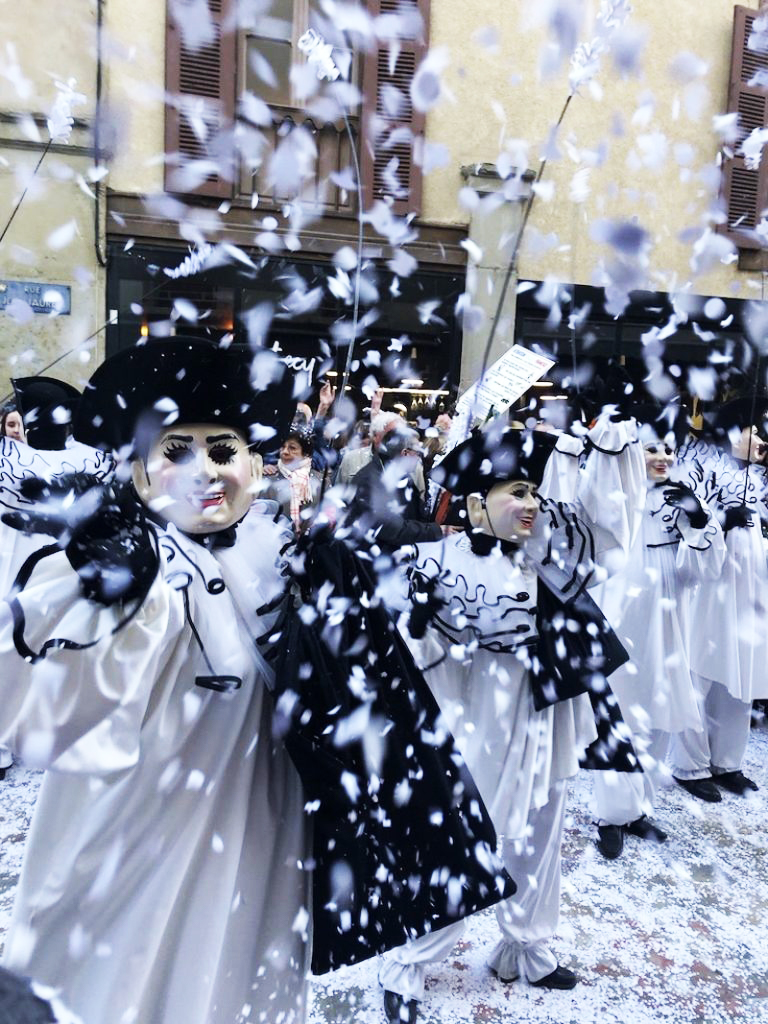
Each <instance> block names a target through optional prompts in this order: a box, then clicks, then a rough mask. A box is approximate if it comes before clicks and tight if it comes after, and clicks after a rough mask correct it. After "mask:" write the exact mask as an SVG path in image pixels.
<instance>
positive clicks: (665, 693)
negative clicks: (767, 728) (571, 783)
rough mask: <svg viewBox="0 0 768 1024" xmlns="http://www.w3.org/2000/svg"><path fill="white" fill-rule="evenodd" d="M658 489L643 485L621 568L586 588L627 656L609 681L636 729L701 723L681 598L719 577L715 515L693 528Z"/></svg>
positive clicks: (720, 550)
mask: <svg viewBox="0 0 768 1024" xmlns="http://www.w3.org/2000/svg"><path fill="white" fill-rule="evenodd" d="M664 490H665V485H661V486H658V487H650V488H649V490H648V495H647V499H646V506H645V512H644V515H643V517H642V523H641V527H640V532H639V533H638V535H637V537H636V539H635V541H634V543H633V544H632V546H631V548H630V550H629V554H628V557H627V562H626V564H625V566H624V568H623V570H622V571H621V572H618V573H616V574H615V575H614V576H611V577H610V578H609V579H608V580H607V581H606V582H605V583H604V584H602V585H601V586H600V587H596V588H595V590H594V591H593V592H592V596H593V597H594V599H595V600H596V601H597V603H598V604H599V605H600V607H601V608H602V610H603V612H604V614H605V616H606V618H607V619H608V621H609V623H610V625H611V626H612V628H613V629H614V631H615V632H616V634H617V635H618V637H619V639H620V640H621V642H622V643H623V644H624V647H625V648H626V650H627V653H628V654H629V656H630V659H631V660H630V661H629V662H628V663H626V664H625V665H622V666H621V667H620V668H618V669H617V670H616V671H615V672H614V673H613V674H612V675H611V679H610V684H611V689H612V690H613V692H614V693H615V694H616V696H617V698H618V700H619V704H620V706H621V710H622V713H623V715H624V718H625V720H626V721H627V722H628V724H629V725H630V726H631V728H632V730H633V732H634V733H635V734H636V735H639V736H642V735H644V734H646V733H648V732H649V731H650V730H660V731H662V732H666V733H673V732H678V731H679V730H681V729H701V728H702V722H701V713H700V709H699V704H698V698H697V692H696V688H695V686H694V684H693V681H692V679H691V671H690V664H689V651H688V639H689V638H688V633H689V621H688V605H689V600H690V593H691V589H692V588H693V587H694V586H695V585H696V584H697V583H699V582H701V581H707V580H709V581H711V580H716V579H717V578H718V577H719V575H720V570H721V568H722V564H723V559H724V557H725V541H724V538H723V534H722V530H721V529H720V526H719V524H718V523H717V521H716V520H714V518H713V517H710V521H709V523H707V525H706V526H704V527H703V528H702V529H694V528H693V527H692V526H691V525H690V523H689V522H688V517H687V516H686V515H685V514H684V513H682V512H681V511H680V510H679V509H677V508H675V507H673V506H670V505H668V504H667V503H666V501H665V499H664Z"/></svg>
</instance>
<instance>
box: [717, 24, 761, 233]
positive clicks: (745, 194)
mask: <svg viewBox="0 0 768 1024" xmlns="http://www.w3.org/2000/svg"><path fill="white" fill-rule="evenodd" d="M759 14H760V12H759V11H756V10H754V9H752V8H750V7H734V11H733V48H732V51H731V81H730V86H729V91H728V110H729V111H731V112H736V113H738V115H739V135H738V139H737V140H736V143H735V144H734V146H733V152H734V154H737V153H738V150H739V148H740V146H741V144H742V143H743V141H744V139H746V137H747V136H748V135H749V133H750V132H751V131H752V130H753V129H754V128H765V127H768V89H766V88H765V87H764V86H754V85H748V84H747V83H748V82H749V81H750V80H751V79H752V78H753V76H754V75H755V74H756V73H757V72H758V71H762V72H764V73H766V74H768V54H766V53H757V52H756V51H754V50H750V49H749V47H748V45H747V44H748V42H749V37H750V33H751V32H752V25H753V22H754V21H755V18H757V17H758V16H759ZM723 194H724V196H725V201H726V212H727V215H728V223H727V225H726V226H725V227H724V228H723V233H724V234H726V235H727V236H728V237H729V238H730V239H732V241H733V242H734V243H735V244H736V245H737V246H738V247H739V249H759V248H760V247H761V246H760V242H759V240H758V239H756V238H754V237H750V236H749V235H745V234H744V233H743V232H744V230H745V229H746V230H747V231H749V230H750V229H754V228H755V227H757V225H758V224H759V223H760V219H761V217H762V213H763V210H764V208H765V207H766V206H768V149H766V150H764V151H763V155H762V159H761V160H760V166H759V168H758V169H757V170H751V169H750V168H749V167H747V166H746V163H745V160H744V157H743V156H738V155H734V156H732V157H728V158H727V159H726V160H725V161H724V163H723Z"/></svg>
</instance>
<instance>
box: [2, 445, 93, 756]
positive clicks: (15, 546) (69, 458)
mask: <svg viewBox="0 0 768 1024" xmlns="http://www.w3.org/2000/svg"><path fill="white" fill-rule="evenodd" d="M111 467H112V460H111V458H110V457H109V456H107V455H105V454H104V453H103V452H99V451H96V450H95V449H94V448H89V447H88V446H87V445H84V444H78V443H77V442H72V444H71V445H70V446H69V447H67V448H64V449H61V450H60V451H39V450H37V449H35V448H30V447H29V445H27V444H25V443H24V442H23V441H14V440H13V439H12V438H9V437H0V512H7V511H14V512H15V511H23V510H24V509H25V508H28V507H29V504H30V503H29V502H26V501H25V500H24V499H23V498H22V497H21V496H20V494H19V485H20V484H21V481H22V480H24V479H26V478H29V477H35V478H38V479H39V478H42V479H47V478H49V477H51V476H54V475H56V474H61V473H88V474H91V475H93V476H96V477H98V478H100V479H101V478H103V477H104V476H106V475H107V473H109V471H110V470H111ZM49 542H50V537H47V536H43V535H37V536H27V535H26V534H24V533H21V532H20V531H19V530H13V529H11V528H10V527H8V526H5V525H4V524H3V523H0V595H4V594H7V593H8V591H9V590H10V589H11V586H12V585H13V581H14V578H15V576H16V573H17V572H18V570H19V568H20V567H21V565H22V564H23V562H24V559H25V558H26V557H27V555H29V554H31V553H32V552H33V551H35V550H36V549H37V548H39V547H41V546H42V545H43V544H47V543H49ZM12 764H13V755H12V753H11V751H10V749H9V748H8V747H6V746H3V745H2V744H0V769H2V768H9V767H10V766H11V765H12Z"/></svg>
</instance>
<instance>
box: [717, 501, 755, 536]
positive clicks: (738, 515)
mask: <svg viewBox="0 0 768 1024" xmlns="http://www.w3.org/2000/svg"><path fill="white" fill-rule="evenodd" d="M751 523H752V513H751V512H750V510H749V509H748V508H747V506H746V505H731V507H730V508H727V509H726V510H725V515H724V516H723V533H728V531H729V530H737V529H740V528H742V527H745V526H750V525H751Z"/></svg>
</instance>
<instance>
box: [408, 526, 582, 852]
mask: <svg viewBox="0 0 768 1024" xmlns="http://www.w3.org/2000/svg"><path fill="white" fill-rule="evenodd" d="M411 564H412V568H413V571H414V572H416V573H418V574H419V575H421V576H423V577H425V578H429V577H430V576H434V575H438V574H439V575H440V577H441V581H442V587H441V590H442V592H443V596H445V597H446V598H448V599H449V604H448V607H447V608H445V609H443V610H442V612H441V613H440V615H439V617H438V619H437V620H436V622H435V625H434V628H430V630H429V632H428V635H427V637H426V638H425V639H424V640H423V641H421V642H414V641H413V640H412V639H411V640H409V643H410V644H411V646H412V649H413V650H414V653H415V655H416V657H417V661H418V662H419V664H420V667H423V668H426V669H427V673H426V676H427V681H428V682H429V685H430V688H431V690H432V692H433V693H434V695H435V698H436V699H437V702H438V704H439V705H440V710H441V711H442V713H443V714H444V715H445V719H446V724H447V727H448V728H449V729H450V730H451V732H452V733H453V735H454V737H455V739H456V743H457V746H458V748H459V750H460V751H461V753H462V755H463V756H464V758H465V760H466V762H467V766H468V767H469V770H470V771H471V773H472V776H473V778H474V779H475V782H476V783H477V787H478V789H479V790H480V795H481V796H482V798H483V801H484V803H485V804H486V806H487V808H488V811H489V813H490V815H491V820H492V821H493V824H494V827H495V828H496V830H497V832H498V833H499V834H500V835H503V836H504V837H505V838H506V839H520V838H522V837H523V836H524V834H525V828H526V822H527V820H528V816H529V813H530V811H531V810H535V809H538V808H541V807H543V806H544V805H545V804H546V802H547V800H548V798H549V792H550V789H551V788H552V787H553V786H554V785H555V783H557V782H559V781H561V780H563V779H567V778H570V777H571V776H573V775H575V774H576V772H577V771H578V770H579V757H580V755H581V754H582V753H583V751H584V749H585V748H586V747H587V746H588V745H589V744H590V743H591V742H592V741H593V740H594V739H596V738H597V730H596V728H595V721H594V716H593V713H592V706H591V704H590V701H589V697H588V696H587V695H586V694H582V695H581V696H580V697H577V698H575V699H574V700H567V701H561V702H560V703H558V704H555V705H552V706H550V707H548V708H544V709H543V710H542V711H536V709H535V708H534V706H533V693H532V690H531V686H530V683H529V680H528V669H527V668H526V664H525V661H526V657H527V652H528V648H527V647H526V646H525V642H526V641H530V640H532V639H533V638H534V637H535V635H536V593H537V578H536V574H535V572H534V571H533V569H532V568H531V566H530V565H529V564H528V563H527V562H526V561H525V559H514V560H513V559H510V558H507V557H505V556H503V555H501V554H500V553H499V552H498V551H496V552H492V553H491V554H490V555H488V556H486V557H480V556H478V555H475V554H474V553H473V552H472V550H471V547H470V543H469V539H468V538H467V537H466V536H465V535H461V536H453V537H449V538H447V539H446V540H444V541H438V542H436V543H433V544H419V545H418V547H417V548H416V557H415V559H414V561H413V562H412V563H411ZM478 637H479V638H480V641H479V642H480V643H481V644H483V645H486V644H495V645H503V646H504V647H507V646H510V647H511V648H512V650H502V651H494V650H489V649H488V648H487V647H486V646H478ZM515 648H517V653H516V652H515V650H514V649H515ZM435 662H438V663H437V664H435ZM430 664H432V665H434V667H432V668H430V667H429V666H430Z"/></svg>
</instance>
